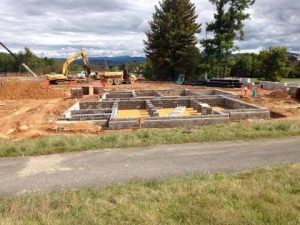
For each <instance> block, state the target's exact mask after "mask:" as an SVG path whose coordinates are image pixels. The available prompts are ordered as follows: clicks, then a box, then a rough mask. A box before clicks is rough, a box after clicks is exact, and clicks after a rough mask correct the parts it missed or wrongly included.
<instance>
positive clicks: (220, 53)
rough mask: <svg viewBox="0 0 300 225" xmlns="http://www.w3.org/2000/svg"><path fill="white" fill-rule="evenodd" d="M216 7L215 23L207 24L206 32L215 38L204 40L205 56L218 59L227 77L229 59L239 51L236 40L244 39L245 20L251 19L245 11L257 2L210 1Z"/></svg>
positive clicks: (221, 72)
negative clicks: (235, 51)
mask: <svg viewBox="0 0 300 225" xmlns="http://www.w3.org/2000/svg"><path fill="white" fill-rule="evenodd" d="M209 1H210V2H211V3H212V4H213V5H215V6H216V13H215V15H214V21H212V22H210V23H208V24H207V28H206V31H207V32H212V33H213V37H212V38H209V39H206V40H202V41H201V43H202V45H203V47H204V49H205V50H204V54H205V56H206V57H207V58H216V59H217V62H218V65H217V66H216V67H218V68H221V69H222V70H223V71H219V74H216V75H220V74H222V75H223V76H225V74H226V67H227V59H228V56H229V55H230V54H231V52H232V51H234V50H237V49H238V46H236V45H235V43H234V41H235V40H237V39H238V40H243V39H244V31H243V28H244V24H243V22H244V20H246V19H248V18H249V17H250V14H248V13H246V12H245V10H246V9H247V8H249V7H250V6H251V5H253V4H254V2H255V0H209Z"/></svg>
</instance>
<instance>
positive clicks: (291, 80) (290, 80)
mask: <svg viewBox="0 0 300 225" xmlns="http://www.w3.org/2000/svg"><path fill="white" fill-rule="evenodd" d="M281 82H285V83H299V84H300V78H284V79H283V80H282V81H281Z"/></svg>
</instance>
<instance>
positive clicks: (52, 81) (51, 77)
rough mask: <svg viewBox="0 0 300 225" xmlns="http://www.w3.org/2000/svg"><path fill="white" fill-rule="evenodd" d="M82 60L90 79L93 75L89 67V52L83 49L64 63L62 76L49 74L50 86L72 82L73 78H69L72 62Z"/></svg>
mask: <svg viewBox="0 0 300 225" xmlns="http://www.w3.org/2000/svg"><path fill="white" fill-rule="evenodd" d="M80 57H81V58H82V61H83V67H84V69H85V72H86V77H87V78H88V77H89V75H90V74H91V69H90V67H89V61H88V57H87V52H86V50H85V49H81V50H80V51H78V52H76V53H75V54H73V55H71V56H69V57H68V58H67V59H66V61H65V62H64V65H63V69H62V72H63V73H62V74H53V75H52V74H48V75H47V79H48V80H49V84H59V82H64V81H70V80H72V78H71V77H70V76H69V66H70V64H71V63H72V62H74V61H75V60H76V59H78V58H80Z"/></svg>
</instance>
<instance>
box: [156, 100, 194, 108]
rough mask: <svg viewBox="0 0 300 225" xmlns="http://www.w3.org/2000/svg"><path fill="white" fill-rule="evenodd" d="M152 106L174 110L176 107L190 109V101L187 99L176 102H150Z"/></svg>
mask: <svg viewBox="0 0 300 225" xmlns="http://www.w3.org/2000/svg"><path fill="white" fill-rule="evenodd" d="M151 102H152V104H153V105H154V106H155V107H159V108H175V107H177V106H186V107H188V108H189V107H190V100H189V99H176V100H156V99H153V100H151Z"/></svg>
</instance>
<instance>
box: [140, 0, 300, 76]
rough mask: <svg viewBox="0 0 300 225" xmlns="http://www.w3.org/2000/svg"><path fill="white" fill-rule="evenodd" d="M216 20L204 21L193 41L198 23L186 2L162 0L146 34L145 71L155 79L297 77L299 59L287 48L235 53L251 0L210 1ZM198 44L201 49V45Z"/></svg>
mask: <svg viewBox="0 0 300 225" xmlns="http://www.w3.org/2000/svg"><path fill="white" fill-rule="evenodd" d="M209 2H210V3H211V4H212V5H213V6H214V8H215V13H214V19H213V20H212V21H210V22H208V23H206V29H205V32H206V38H205V39H202V40H197V37H198V36H199V34H200V33H201V27H202V24H199V23H197V18H198V15H197V14H196V7H195V5H194V4H193V3H192V2H191V1H190V0H163V1H160V2H159V5H158V6H155V12H154V14H153V19H152V20H151V21H150V22H149V25H150V30H149V31H148V32H146V36H147V39H146V40H145V41H144V43H145V54H146V57H147V65H145V68H144V75H145V76H146V77H147V78H150V79H153V80H174V79H176V77H178V76H179V75H185V76H186V78H187V79H204V78H207V77H208V78H209V77H226V76H237V77H256V78H262V79H266V80H274V81H278V80H280V79H282V78H283V77H287V76H289V75H290V76H299V74H300V72H299V63H296V65H295V63H292V64H290V63H289V61H288V51H287V49H286V48H281V47H275V48H270V49H266V50H262V51H261V52H260V53H259V54H238V55H237V56H236V57H233V56H232V52H235V51H237V50H239V47H238V46H237V45H236V41H237V40H240V41H242V40H244V37H245V34H244V29H243V28H244V21H245V20H247V19H249V18H250V14H249V13H247V9H249V8H250V7H251V6H252V5H253V4H254V3H255V0H209ZM199 45H200V48H199Z"/></svg>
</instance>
